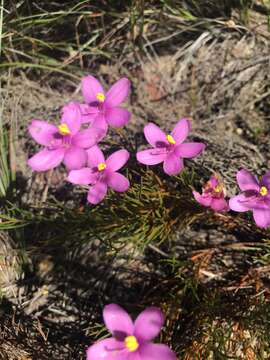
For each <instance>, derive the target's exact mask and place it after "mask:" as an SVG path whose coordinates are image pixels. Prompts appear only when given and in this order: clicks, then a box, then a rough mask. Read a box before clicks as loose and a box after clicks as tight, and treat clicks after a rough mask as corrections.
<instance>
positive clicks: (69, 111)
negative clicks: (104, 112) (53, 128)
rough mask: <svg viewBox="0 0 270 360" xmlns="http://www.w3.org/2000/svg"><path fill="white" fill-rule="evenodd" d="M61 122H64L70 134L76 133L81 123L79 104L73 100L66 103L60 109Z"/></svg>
mask: <svg viewBox="0 0 270 360" xmlns="http://www.w3.org/2000/svg"><path fill="white" fill-rule="evenodd" d="M62 111H63V112H62V116H61V124H66V125H67V126H68V128H69V130H70V132H71V135H75V134H77V132H78V131H79V130H80V127H81V123H82V114H81V111H80V106H79V105H78V104H77V103H75V102H73V103H70V104H68V105H66V106H65V107H64V108H63V109H62Z"/></svg>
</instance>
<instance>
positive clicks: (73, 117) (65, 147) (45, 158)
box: [28, 106, 105, 171]
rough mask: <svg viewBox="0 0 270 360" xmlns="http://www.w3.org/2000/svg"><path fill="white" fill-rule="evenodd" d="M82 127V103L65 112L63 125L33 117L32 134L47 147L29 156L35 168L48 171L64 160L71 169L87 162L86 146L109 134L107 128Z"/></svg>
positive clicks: (29, 163) (31, 164)
mask: <svg viewBox="0 0 270 360" xmlns="http://www.w3.org/2000/svg"><path fill="white" fill-rule="evenodd" d="M80 128H81V112H80V109H79V107H78V106H73V107H70V108H69V109H68V110H67V111H65V112H63V114H62V117H61V123H60V125H59V126H56V125H53V124H50V123H48V122H46V121H43V120H33V121H32V123H31V124H30V126H29V128H28V130H29V132H30V135H31V136H32V138H33V139H34V140H35V141H36V142H37V143H38V144H40V145H43V146H44V149H43V150H41V151H40V152H38V153H37V154H35V155H34V156H33V157H31V158H30V159H29V160H28V165H29V166H30V167H31V168H32V169H33V170H35V171H47V170H49V169H53V168H55V167H56V166H58V165H59V164H60V163H61V162H63V163H64V164H65V166H66V167H67V169H68V170H73V169H80V168H81V167H83V166H84V165H85V164H86V161H87V153H86V149H88V148H90V147H91V146H93V145H95V144H96V143H97V142H98V141H100V140H101V139H102V138H103V137H104V136H105V131H104V130H103V129H98V128H91V129H82V130H80Z"/></svg>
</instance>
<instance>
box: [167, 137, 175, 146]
mask: <svg viewBox="0 0 270 360" xmlns="http://www.w3.org/2000/svg"><path fill="white" fill-rule="evenodd" d="M167 140H168V142H169V143H170V144H172V145H174V144H176V141H175V140H174V138H173V137H172V135H167Z"/></svg>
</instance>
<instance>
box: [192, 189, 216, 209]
mask: <svg viewBox="0 0 270 360" xmlns="http://www.w3.org/2000/svg"><path fill="white" fill-rule="evenodd" d="M192 193H193V196H194V198H195V200H197V201H198V203H199V204H201V205H203V206H206V207H208V206H210V205H211V202H212V197H211V196H203V195H201V194H200V193H198V192H197V191H192Z"/></svg>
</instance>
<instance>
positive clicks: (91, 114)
mask: <svg viewBox="0 0 270 360" xmlns="http://www.w3.org/2000/svg"><path fill="white" fill-rule="evenodd" d="M78 105H79V107H80V111H81V114H82V123H83V124H85V123H92V121H93V120H94V119H95V118H96V116H97V115H98V114H99V108H98V106H90V105H88V104H79V103H78Z"/></svg>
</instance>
